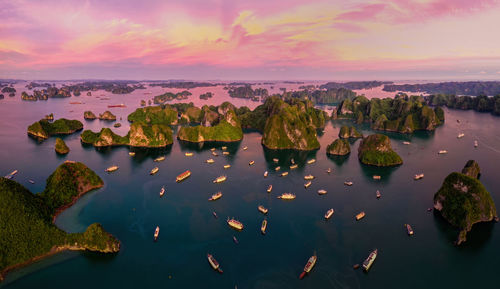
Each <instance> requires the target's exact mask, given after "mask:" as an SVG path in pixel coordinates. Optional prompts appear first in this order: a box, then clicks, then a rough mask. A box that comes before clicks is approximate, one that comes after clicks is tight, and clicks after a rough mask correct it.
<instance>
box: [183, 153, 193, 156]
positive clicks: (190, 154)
mask: <svg viewBox="0 0 500 289" xmlns="http://www.w3.org/2000/svg"><path fill="white" fill-rule="evenodd" d="M184 155H185V156H186V157H192V156H193V153H185V154H184Z"/></svg>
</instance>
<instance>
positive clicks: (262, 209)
mask: <svg viewBox="0 0 500 289" xmlns="http://www.w3.org/2000/svg"><path fill="white" fill-rule="evenodd" d="M257 208H258V209H259V212H261V213H262V214H264V215H265V214H267V212H269V209H266V208H264V206H262V205H259V206H258V207H257Z"/></svg>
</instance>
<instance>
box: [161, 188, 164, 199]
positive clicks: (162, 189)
mask: <svg viewBox="0 0 500 289" xmlns="http://www.w3.org/2000/svg"><path fill="white" fill-rule="evenodd" d="M164 194H165V187H161V190H160V198H161V197H163V195H164Z"/></svg>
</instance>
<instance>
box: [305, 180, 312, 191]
mask: <svg viewBox="0 0 500 289" xmlns="http://www.w3.org/2000/svg"><path fill="white" fill-rule="evenodd" d="M311 184H312V182H311V181H309V182H307V183H305V184H304V188H306V189H307V188H309V187H310V186H311Z"/></svg>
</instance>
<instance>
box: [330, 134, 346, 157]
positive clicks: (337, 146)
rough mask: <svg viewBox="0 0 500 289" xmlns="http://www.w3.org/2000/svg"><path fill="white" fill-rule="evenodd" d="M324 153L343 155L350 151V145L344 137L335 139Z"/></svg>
mask: <svg viewBox="0 0 500 289" xmlns="http://www.w3.org/2000/svg"><path fill="white" fill-rule="evenodd" d="M326 153H327V154H330V155H336V156H345V155H348V154H350V153H351V146H350V145H349V142H348V141H347V140H345V139H340V138H338V139H336V140H334V141H333V142H332V143H331V144H329V145H328V147H327V148H326Z"/></svg>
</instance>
